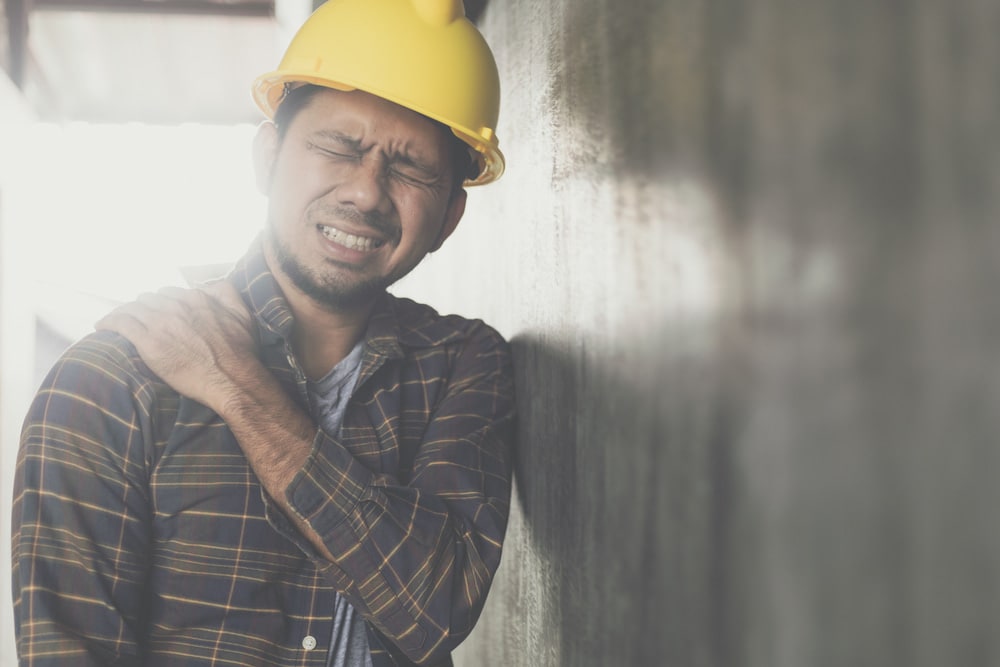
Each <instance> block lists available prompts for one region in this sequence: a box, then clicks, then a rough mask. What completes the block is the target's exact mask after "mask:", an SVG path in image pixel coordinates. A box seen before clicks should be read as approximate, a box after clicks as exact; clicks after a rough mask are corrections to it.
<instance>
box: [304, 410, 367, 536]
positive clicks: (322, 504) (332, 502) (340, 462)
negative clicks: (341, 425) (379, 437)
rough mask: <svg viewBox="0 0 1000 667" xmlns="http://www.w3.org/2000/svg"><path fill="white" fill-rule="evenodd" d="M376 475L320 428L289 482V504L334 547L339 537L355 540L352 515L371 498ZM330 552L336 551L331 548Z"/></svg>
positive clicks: (356, 514) (356, 513)
mask: <svg viewBox="0 0 1000 667" xmlns="http://www.w3.org/2000/svg"><path fill="white" fill-rule="evenodd" d="M374 480H375V475H373V474H372V472H371V471H370V470H368V469H367V468H365V467H364V466H363V465H361V464H360V463H358V462H357V461H356V460H355V458H354V457H353V456H351V454H350V452H348V451H347V449H346V448H345V447H344V446H343V445H342V444H340V442H338V441H337V440H335V439H334V438H332V437H330V436H329V435H327V434H326V432H324V431H323V430H322V429H320V430H319V431H318V432H317V434H316V438H315V439H314V440H313V447H312V451H311V452H310V454H309V458H308V459H307V460H306V463H305V465H304V466H303V467H302V470H301V471H299V474H298V475H296V476H295V479H293V480H292V483H291V484H289V485H288V489H287V490H286V495H287V498H288V502H289V504H290V505H291V506H292V509H294V510H295V511H296V512H298V513H299V515H300V516H301V517H302V518H303V519H304V520H305V521H307V522H308V523H309V525H310V526H312V528H313V530H315V531H316V532H317V533H319V535H320V536H321V537H322V538H323V541H324V542H325V543H326V544H327V545H328V547H332V546H334V545H335V544H336V543H337V541H338V540H337V538H338V536H340V537H343V538H348V539H349V543H354V542H355V541H356V540H357V537H356V536H354V535H353V534H351V535H350V536H349V537H348V535H345V534H344V532H345V531H346V532H347V533H351V526H350V524H351V523H352V522H351V521H348V519H349V518H350V517H351V516H356V517H357V516H359V515H358V505H359V504H360V503H361V502H362V501H364V500H365V499H366V498H368V497H370V495H371V492H370V487H371V486H372V483H373V482H374ZM330 550H331V552H333V553H336V551H335V550H334V549H333V548H331V549H330Z"/></svg>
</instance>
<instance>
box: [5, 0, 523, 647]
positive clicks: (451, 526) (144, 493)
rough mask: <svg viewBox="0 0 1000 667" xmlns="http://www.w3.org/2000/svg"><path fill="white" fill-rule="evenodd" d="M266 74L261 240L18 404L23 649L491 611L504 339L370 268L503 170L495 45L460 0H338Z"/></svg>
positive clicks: (416, 637)
mask: <svg viewBox="0 0 1000 667" xmlns="http://www.w3.org/2000/svg"><path fill="white" fill-rule="evenodd" d="M401 49H402V51H401ZM428 90H430V92H428ZM255 94H256V97H257V100H258V102H259V103H260V105H261V106H262V108H263V109H264V110H265V112H267V113H268V114H269V115H271V114H273V117H274V122H273V123H265V124H264V125H262V127H261V129H260V131H259V133H258V136H257V137H256V139H255V144H254V159H255V165H256V167H257V174H258V186H259V187H260V188H261V190H262V191H263V192H264V193H265V194H266V195H267V196H268V214H267V225H266V229H265V231H264V233H263V234H262V236H261V238H260V239H259V240H258V242H256V243H255V244H254V246H253V247H252V248H251V250H250V251H249V252H248V254H247V255H246V256H245V257H244V258H243V259H242V260H240V262H239V263H238V264H237V266H236V268H235V269H234V270H233V271H232V272H231V273H230V275H229V276H228V277H227V278H226V279H225V280H222V281H220V282H217V283H214V284H212V285H210V286H207V287H205V288H203V289H198V290H182V289H179V288H168V289H165V290H162V291H161V292H159V293H157V294H150V295H144V296H143V297H141V298H140V299H139V300H138V301H136V302H135V303H131V304H127V305H125V306H122V307H121V308H119V309H117V310H116V311H114V312H113V313H111V314H109V315H108V316H107V317H105V318H104V319H103V320H102V321H101V322H99V323H98V329H99V331H98V332H97V333H95V334H93V335H91V336H89V337H87V338H85V339H84V340H82V341H81V342H79V343H77V344H76V345H74V346H73V347H72V348H71V349H70V350H69V351H68V352H67V353H66V354H65V355H64V356H63V357H62V359H60V361H59V362H58V363H57V364H56V366H55V367H54V368H53V370H52V371H51V373H50V374H49V376H48V378H47V379H46V381H45V383H44V384H43V386H42V388H41V389H40V391H39V393H38V395H37V397H36V400H35V402H34V404H33V406H32V408H31V411H30V413H29V415H28V417H27V420H26V423H25V428H24V431H23V435H22V442H21V451H20V455H19V459H18V469H17V480H16V488H15V499H14V502H15V506H14V519H13V556H14V611H15V620H16V631H17V641H18V652H19V655H20V660H21V664H22V665H32V666H38V665H74V666H80V665H134V666H139V665H141V666H144V667H162V666H169V665H185V666H192V665H195V666H197V665H253V666H256V665H282V666H285V665H316V666H324V667H327V666H337V667H343V666H347V665H350V666H355V665H358V666H368V665H371V666H373V667H383V666H387V665H412V664H421V665H450V664H451V659H450V652H451V650H452V649H453V648H454V647H455V646H456V645H457V644H458V643H459V642H460V641H462V639H464V638H465V637H466V636H467V635H468V633H469V632H470V631H471V629H472V626H473V624H474V623H475V621H476V619H477V617H478V616H479V613H480V611H481V610H482V606H483V603H484V600H485V596H486V594H487V591H488V589H489V586H490V582H491V580H492V577H493V574H494V572H495V570H496V567H497V565H498V563H499V558H500V548H501V542H502V538H503V534H504V530H505V526H506V521H507V513H508V500H509V493H510V451H509V450H510V447H511V441H512V437H513V388H512V379H511V365H510V359H509V352H508V349H507V346H506V343H505V342H504V341H503V340H502V339H501V338H500V336H499V335H498V334H497V333H496V332H494V331H493V330H492V329H490V328H489V327H487V326H486V325H484V324H483V323H482V322H478V321H470V320H466V319H463V318H460V317H456V316H448V317H442V316H439V315H438V314H437V313H435V312H434V311H433V310H431V309H430V308H428V307H426V306H422V305H419V304H416V303H414V302H412V301H409V300H405V299H400V298H396V297H393V296H391V295H389V294H388V293H387V292H386V291H385V290H386V287H388V286H389V285H390V284H391V283H393V282H394V281H395V280H397V279H399V278H400V277H402V276H403V275H405V274H406V273H407V272H409V271H410V270H411V269H412V268H413V267H414V266H416V265H417V264H418V263H419V262H420V260H421V259H422V258H423V257H424V256H425V255H426V254H427V253H428V252H431V251H433V250H435V249H437V248H438V247H440V246H441V244H442V243H443V242H444V241H445V240H446V239H447V238H448V236H449V235H450V234H451V233H452V232H453V231H454V230H455V227H456V226H457V224H458V222H459V220H460V219H461V217H462V214H463V212H464V208H465V203H466V195H465V191H464V189H463V182H465V183H466V184H469V183H475V184H479V183H483V182H488V181H490V180H494V179H495V178H497V177H498V176H499V175H500V173H501V171H502V166H503V158H502V155H500V153H499V151H498V150H497V148H496V139H495V135H494V132H493V128H495V126H496V109H497V106H498V94H497V86H496V70H495V65H494V64H493V60H492V56H491V54H490V53H489V50H488V49H487V47H486V46H485V43H483V42H482V39H481V37H480V36H479V34H478V32H476V31H475V28H474V27H472V25H471V24H470V23H469V22H468V21H467V20H465V19H464V16H463V14H462V11H461V3H460V2H457V1H456V2H447V1H435V0H430V1H428V0H423V1H417V0H412V1H411V0H330V2H328V3H327V4H326V5H323V6H322V7H321V8H320V9H319V10H318V11H317V12H316V13H315V14H314V15H313V16H312V17H311V18H310V19H309V21H308V22H307V23H306V25H305V26H303V28H302V30H301V31H300V32H299V34H298V35H297V36H296V38H295V40H293V42H292V44H291V45H290V46H289V49H288V52H287V53H286V55H285V58H284V59H283V60H282V64H281V66H280V67H279V69H278V70H277V71H276V72H274V73H272V74H269V75H265V76H264V77H261V78H260V79H258V81H257V84H256V88H255ZM275 110H276V112H275Z"/></svg>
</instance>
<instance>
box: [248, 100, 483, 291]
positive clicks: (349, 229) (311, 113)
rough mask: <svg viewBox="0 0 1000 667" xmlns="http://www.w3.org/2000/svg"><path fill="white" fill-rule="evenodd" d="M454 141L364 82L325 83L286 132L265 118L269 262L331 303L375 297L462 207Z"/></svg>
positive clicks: (444, 232) (262, 148)
mask: <svg viewBox="0 0 1000 667" xmlns="http://www.w3.org/2000/svg"><path fill="white" fill-rule="evenodd" d="M449 141H450V139H449V137H448V136H447V134H446V131H445V130H443V129H442V128H441V127H440V126H439V125H437V124H435V123H433V122H432V121H430V120H428V119H427V118H425V117H424V116H421V115H420V114H417V113H415V112H413V111H410V110H409V109H405V108H403V107H401V106H398V105H396V104H393V103H391V102H388V101H386V100H383V99H381V98H378V97H375V96H373V95H369V94H367V93H364V92H360V91H354V92H349V93H344V92H338V91H333V90H322V91H319V92H318V93H316V94H315V95H314V96H313V97H312V98H311V99H310V100H309V101H308V102H307V103H306V105H305V107H303V108H302V109H301V110H300V111H299V112H298V114H297V115H296V116H295V117H294V118H293V119H292V121H291V123H290V125H289V126H288V128H287V131H286V133H285V135H284V137H283V138H279V137H278V134H277V131H276V129H275V128H274V126H273V125H270V124H267V125H264V126H263V127H262V128H261V131H260V133H259V134H258V137H257V142H256V144H255V157H256V163H257V168H258V186H259V187H260V188H261V190H262V191H263V192H264V193H265V194H266V195H267V196H268V199H269V204H268V233H267V236H266V238H267V241H266V244H265V251H266V253H267V257H268V261H269V263H270V265H271V269H272V270H273V271H275V272H276V273H279V274H284V276H285V277H287V278H288V279H289V280H290V281H291V283H292V284H293V285H294V286H295V287H296V288H298V290H300V291H301V292H303V293H305V294H306V295H308V296H310V297H312V298H313V299H314V300H315V301H316V302H318V303H320V304H322V305H324V306H326V307H329V308H333V309H341V308H353V307H358V306H363V305H365V304H367V303H369V302H370V301H371V299H373V298H374V297H375V296H377V295H378V294H379V293H380V292H381V291H382V290H384V289H385V288H386V287H388V286H389V285H390V284H392V283H393V282H395V281H396V280H399V279H400V278H402V277H403V276H404V275H406V274H407V273H409V272H410V270H411V269H413V267H415V266H416V265H417V264H418V263H419V262H420V260H421V259H423V257H424V256H425V255H426V254H427V253H428V252H430V251H432V250H436V249H437V248H438V247H439V246H440V245H441V243H443V242H444V240H445V238H447V237H448V235H450V234H451V232H452V231H453V230H454V229H455V226H456V225H457V224H458V221H459V219H460V218H461V216H462V213H463V211H464V208H465V192H464V191H461V190H459V191H458V192H455V193H453V192H452V189H453V178H452V168H453V165H452V164H451V159H450V156H449ZM279 281H280V275H279ZM280 282H284V281H280Z"/></svg>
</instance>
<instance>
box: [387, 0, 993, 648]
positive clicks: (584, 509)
mask: <svg viewBox="0 0 1000 667" xmlns="http://www.w3.org/2000/svg"><path fill="white" fill-rule="evenodd" d="M481 25H482V27H483V30H484V33H485V34H486V35H487V37H488V39H489V40H490V41H491V43H492V44H493V45H494V46H495V48H496V51H497V53H498V60H499V61H500V66H501V70H502V77H503V84H504V89H505V96H504V109H503V120H502V122H501V125H500V128H499V136H500V139H501V147H502V148H504V149H505V150H506V153H507V156H508V158H509V171H508V173H507V175H506V176H505V178H504V179H503V180H502V181H501V182H500V183H499V184H497V185H496V186H493V187H489V188H485V189H482V190H480V191H477V192H474V193H473V194H472V196H471V201H470V208H469V211H470V213H469V215H468V217H467V219H466V220H465V221H464V222H463V225H462V227H460V228H459V231H458V233H457V235H456V237H454V238H453V239H452V240H450V241H449V243H448V244H446V246H445V248H443V249H442V250H441V251H440V253H439V254H438V255H437V256H436V257H433V258H431V260H430V261H429V262H428V264H427V266H425V267H422V268H421V269H419V270H418V272H417V273H416V274H414V276H413V277H411V278H410V279H408V280H407V281H406V283H404V284H403V285H402V286H401V287H400V288H399V290H398V291H400V292H403V293H407V294H411V295H414V296H417V297H420V298H424V299H427V300H429V301H431V302H432V303H435V304H436V305H438V306H439V309H440V310H443V311H459V312H464V313H469V314H473V315H477V316H481V317H483V318H484V319H487V320H488V321H490V322H492V323H494V324H495V325H496V326H497V327H498V328H499V329H501V331H502V332H503V333H504V334H505V335H507V336H508V337H509V338H510V340H511V341H512V343H513V346H514V350H515V353H516V356H517V374H518V381H519V387H520V399H519V404H520V408H521V412H522V422H521V425H520V433H521V444H520V447H519V450H518V457H517V466H516V474H517V478H516V500H515V505H514V510H513V516H512V519H511V525H510V531H509V536H508V541H507V549H506V552H505V555H504V560H503V563H502V566H501V570H500V574H499V577H498V579H497V581H496V585H495V588H494V591H493V594H492V597H491V599H490V602H489V604H488V607H487V610H486V612H485V614H484V616H483V618H482V620H481V622H480V624H479V626H478V627H477V629H476V630H475V632H474V633H473V635H472V637H471V638H470V639H469V641H468V642H467V643H466V644H465V645H464V646H463V647H462V649H460V652H459V653H458V655H457V659H458V663H459V665H463V666H465V667H471V666H483V665H485V666H497V667H501V666H502V667H518V666H524V667H545V666H572V667H577V666H583V667H589V666H595V667H596V666H601V667H605V666H611V665H668V666H675V667H708V666H726V667H730V666H732V667H737V666H748V667H826V666H829V667H843V666H845V665H852V666H855V667H857V666H869V665H870V666H872V667H886V666H888V665H893V666H895V665H899V666H906V667H921V666H927V667H932V666H933V667H940V665H970V666H976V667H981V666H983V665H1000V639H998V635H997V634H996V632H995V630H996V626H997V620H998V618H1000V520H998V519H997V518H996V514H997V509H996V508H997V507H998V506H1000V484H998V483H997V482H996V477H997V474H996V473H997V472H998V470H1000V446H998V445H1000V364H998V349H1000V345H998V343H1000V299H998V296H997V295H998V293H1000V138H998V135H1000V85H998V84H1000V40H997V38H996V29H997V27H998V26H1000V3H996V2H995V1H994V0H951V1H950V2H941V1H933V0H894V1H889V0H814V1H806V2H803V1H802V0H754V1H753V2H750V1H749V0H661V1H659V2H656V1H653V0H636V1H635V2H617V1H613V0H549V1H546V2H540V1H529V0H505V1H503V2H491V3H490V4H489V5H488V7H487V10H486V12H485V14H484V15H483V17H482V20H481Z"/></svg>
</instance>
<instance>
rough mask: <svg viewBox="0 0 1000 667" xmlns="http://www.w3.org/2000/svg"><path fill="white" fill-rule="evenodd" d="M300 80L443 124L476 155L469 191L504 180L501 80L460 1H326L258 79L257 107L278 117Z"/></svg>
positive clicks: (489, 53)
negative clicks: (499, 118) (500, 143)
mask: <svg viewBox="0 0 1000 667" xmlns="http://www.w3.org/2000/svg"><path fill="white" fill-rule="evenodd" d="M296 83H312V84H316V85H319V86H325V87H327V88H335V89H337V90H363V91H365V92H368V93H371V94H372V95H377V96H378V97H382V98H384V99H387V100H389V101H390V102H395V103H396V104H399V105H401V106H404V107H406V108H408V109H412V110H414V111H416V112H418V113H421V114H423V115H425V116H427V117H428V118H433V119H434V120H436V121H438V122H440V123H444V124H445V125H447V126H448V127H450V128H451V130H452V132H454V133H455V136H457V137H458V138H459V139H461V140H462V141H464V142H465V143H466V144H468V145H469V146H471V147H472V148H473V149H474V150H475V155H476V156H477V159H478V162H479V175H478V176H477V177H476V178H474V179H471V180H468V181H466V185H482V184H484V183H490V182H492V181H495V180H496V179H498V178H500V175H501V174H502V173H503V170H504V157H503V153H501V152H500V149H499V148H498V147H497V137H496V126H497V116H498V115H499V112H500V77H499V76H498V74H497V66H496V62H495V61H494V60H493V54H492V53H491V52H490V48H489V47H488V46H487V45H486V41H485V40H484V39H483V37H482V35H480V34H479V31H478V30H477V29H476V27H475V26H474V25H473V24H472V23H471V22H470V21H469V20H468V19H467V18H465V9H464V7H463V5H462V0H327V2H326V3H325V4H323V5H320V7H319V8H318V9H317V10H316V11H315V12H313V14H312V16H310V17H309V19H308V20H307V21H306V22H305V23H304V24H303V25H302V27H301V28H300V29H299V31H298V33H296V35H295V37H293V38H292V41H291V44H289V46H288V50H287V51H285V56H284V57H283V58H282V59H281V64H279V65H278V69H277V70H275V71H273V72H269V73H268V74H264V75H262V76H260V77H258V78H257V79H256V81H254V85H253V96H254V100H255V101H256V102H257V105H258V106H259V107H260V108H261V109H262V110H263V111H264V113H265V114H267V116H268V118H273V117H274V112H275V110H276V109H277V108H278V105H279V104H280V103H281V100H282V99H283V97H284V95H285V93H286V91H287V90H288V87H287V86H286V84H291V85H294V84H296Z"/></svg>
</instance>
